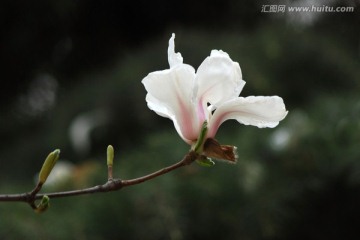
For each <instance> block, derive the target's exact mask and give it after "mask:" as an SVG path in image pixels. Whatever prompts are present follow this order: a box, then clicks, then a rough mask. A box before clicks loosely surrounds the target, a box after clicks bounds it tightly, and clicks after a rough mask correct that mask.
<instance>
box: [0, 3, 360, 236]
mask: <svg viewBox="0 0 360 240" xmlns="http://www.w3.org/2000/svg"><path fill="white" fill-rule="evenodd" d="M279 4H283V5H286V6H287V7H289V6H311V5H317V6H323V5H327V6H335V7H336V6H341V7H343V6H352V7H354V12H347V13H326V12H323V13H319V12H318V13H304V12H302V13H294V12H288V11H287V12H285V13H280V12H278V13H264V12H261V9H262V7H263V6H264V5H279ZM359 9H360V4H359V2H358V1H356V0H353V1H351V0H349V1H336V0H334V1H330V0H328V1H324V0H323V1H322V0H318V1H307V0H304V1H290V0H288V1H286V0H276V1H269V0H263V1H260V0H259V1H253V0H246V1H236V0H223V1H163V0H154V1H142V0H139V1H93V0H88V1H85V0H78V1H71V0H64V1H55V0H47V1H45V0H39V1H25V0H11V1H10V0H3V1H1V3H0V26H1V27H0V66H1V70H2V71H1V88H0V138H1V144H0V190H1V191H0V192H1V193H16V192H24V191H28V190H30V189H31V188H32V187H33V184H34V183H33V182H34V180H33V179H34V177H35V175H36V173H37V172H38V171H39V168H40V167H41V164H42V161H43V159H44V158H45V157H46V155H47V153H48V152H50V151H52V150H53V149H55V148H60V149H61V151H62V154H61V156H62V158H61V159H60V162H59V164H58V165H59V166H58V167H59V168H58V170H57V174H55V172H53V173H52V175H54V176H55V175H57V176H59V177H58V178H56V181H55V183H49V185H48V186H46V188H45V189H44V190H45V191H56V190H63V189H73V188H80V187H86V186H91V185H94V184H100V183H103V182H104V181H105V180H106V166H105V152H106V146H107V145H108V144H112V145H114V147H115V150H116V159H115V160H116V162H115V176H117V177H120V178H124V179H126V178H134V177H137V176H141V175H144V174H146V173H149V172H151V171H154V170H157V169H159V168H161V167H164V166H167V165H170V164H171V163H174V162H175V161H177V160H180V159H181V158H182V156H183V155H184V154H185V153H186V152H187V150H188V146H187V145H186V144H185V143H183V142H182V140H181V139H180V138H179V137H178V135H177V133H176V131H175V130H174V128H173V125H172V123H171V121H169V120H168V119H164V118H161V117H159V116H157V115H156V114H155V113H154V112H152V111H150V110H149V109H148V108H147V106H146V102H145V94H146V92H145V90H144V88H143V86H142V84H141V80H142V78H143V77H145V76H146V75H147V74H148V73H149V72H152V71H156V70H162V69H165V68H167V67H168V63H167V55H166V54H167V53H166V50H167V41H168V39H169V37H170V36H171V33H173V32H175V33H176V49H177V51H180V52H181V53H182V55H183V57H184V61H185V62H186V63H189V64H191V65H193V66H194V67H195V68H196V67H197V66H199V64H200V63H201V62H202V60H203V59H204V58H205V57H206V56H208V55H209V53H210V51H211V49H222V50H224V51H226V52H228V53H229V55H230V56H231V58H232V59H233V60H234V61H237V62H239V63H240V66H241V68H242V72H243V75H244V79H245V81H246V82H247V83H246V86H245V88H244V90H243V92H242V93H241V95H242V96H248V95H279V96H281V97H283V99H284V101H285V104H286V106H287V108H288V110H289V115H288V116H287V118H286V119H285V120H284V121H282V122H281V123H280V125H279V126H278V127H277V128H275V129H257V128H254V127H248V126H243V125H239V124H238V123H236V122H226V123H225V124H224V126H223V127H222V128H221V129H220V131H219V134H218V136H217V138H218V139H219V140H220V141H221V142H222V143H224V144H226V143H228V144H233V145H236V146H238V150H239V156H240V159H239V162H238V164H237V165H235V166H232V165H227V164H224V163H221V162H218V163H217V164H216V165H215V166H214V167H212V168H202V167H200V166H197V165H195V164H194V165H193V166H189V167H186V168H184V169H180V170H178V171H176V172H172V173H170V174H168V175H166V176H163V177H161V178H158V179H155V180H153V181H151V182H147V183H144V184H142V185H139V186H136V187H132V188H129V189H124V190H121V191H119V192H116V193H110V194H99V195H94V196H83V197H74V198H69V199H54V200H51V208H50V209H49V211H48V212H46V213H45V214H43V215H36V214H35V213H33V212H32V210H31V209H30V208H29V207H28V206H26V205H24V204H20V203H18V204H16V203H2V204H1V205H0V238H1V239H24V238H26V239H109V238H123V239H357V237H356V235H357V234H358V232H357V225H356V224H355V222H356V220H357V218H358V216H359V214H360V208H359V205H358V203H359V201H360V177H359V176H360V163H359V160H360V150H359V144H360V131H359V130H360V122H359V119H360V100H359V78H360V61H359V55H360V50H359V49H360V39H359V38H360V30H359V23H360V14H359ZM54 171H55V170H54ZM49 181H50V180H49Z"/></svg>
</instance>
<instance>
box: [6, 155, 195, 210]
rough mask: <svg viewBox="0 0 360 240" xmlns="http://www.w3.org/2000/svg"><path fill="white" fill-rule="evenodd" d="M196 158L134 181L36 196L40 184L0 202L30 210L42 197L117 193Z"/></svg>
mask: <svg viewBox="0 0 360 240" xmlns="http://www.w3.org/2000/svg"><path fill="white" fill-rule="evenodd" d="M198 157H199V154H198V153H196V152H194V151H190V152H189V153H188V154H186V155H185V156H184V158H183V159H182V160H180V161H179V162H177V163H175V164H173V165H171V166H168V167H165V168H163V169H160V170H158V171H156V172H153V173H150V174H148V175H146V176H143V177H139V178H135V179H129V180H121V179H112V178H109V180H108V181H107V182H106V183H105V184H103V185H97V186H94V187H90V188H86V189H79V190H72V191H65V192H54V193H43V194H38V192H39V191H40V190H41V187H42V184H37V185H36V187H35V188H34V189H33V190H32V191H31V192H28V193H21V194H1V195H0V202H26V203H29V204H30V206H31V207H32V208H34V209H36V205H35V200H38V199H42V198H43V197H44V196H48V197H49V198H50V199H51V198H61V197H71V196H78V195H85V194H92V193H101V192H112V191H117V190H120V189H122V188H124V187H129V186H132V185H136V184H140V183H142V182H145V181H148V180H151V179H153V178H156V177H159V176H161V175H164V174H166V173H168V172H171V171H173V170H175V169H177V168H180V167H183V166H186V165H189V164H191V163H192V162H194V161H195V160H196V159H197V158H198Z"/></svg>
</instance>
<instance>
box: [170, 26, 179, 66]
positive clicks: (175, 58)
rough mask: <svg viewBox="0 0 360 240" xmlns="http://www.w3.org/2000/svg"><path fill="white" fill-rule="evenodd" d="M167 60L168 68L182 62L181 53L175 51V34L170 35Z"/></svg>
mask: <svg viewBox="0 0 360 240" xmlns="http://www.w3.org/2000/svg"><path fill="white" fill-rule="evenodd" d="M168 61H169V65H170V68H172V67H175V66H176V65H179V64H182V63H183V57H182V56H181V53H175V34H174V33H173V34H172V35H171V38H170V40H169V47H168Z"/></svg>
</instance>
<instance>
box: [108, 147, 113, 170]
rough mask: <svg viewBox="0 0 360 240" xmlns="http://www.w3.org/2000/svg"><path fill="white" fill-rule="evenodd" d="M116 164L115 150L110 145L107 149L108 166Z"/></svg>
mask: <svg viewBox="0 0 360 240" xmlns="http://www.w3.org/2000/svg"><path fill="white" fill-rule="evenodd" d="M113 163H114V148H113V146H111V145H109V146H108V147H107V165H108V166H112V165H113Z"/></svg>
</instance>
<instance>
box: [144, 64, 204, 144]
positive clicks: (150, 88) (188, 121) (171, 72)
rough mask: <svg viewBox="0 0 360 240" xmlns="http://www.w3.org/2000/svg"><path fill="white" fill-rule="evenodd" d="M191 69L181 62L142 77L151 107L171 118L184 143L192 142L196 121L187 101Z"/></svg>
mask: <svg viewBox="0 0 360 240" xmlns="http://www.w3.org/2000/svg"><path fill="white" fill-rule="evenodd" d="M194 79H195V70H194V69H193V68H192V67H191V66H189V65H185V64H181V65H178V66H176V67H174V68H171V69H168V70H164V71H157V72H152V73H150V74H149V75H148V76H147V77H145V78H144V79H143V80H142V83H143V84H144V86H145V89H146V90H147V92H148V94H147V96H146V101H147V103H148V106H149V108H150V109H151V110H154V111H155V112H156V113H157V114H159V115H160V116H163V117H168V118H170V119H171V120H173V122H174V125H175V128H176V130H177V131H178V133H179V135H180V136H181V137H182V138H183V139H184V140H185V141H186V142H188V143H191V142H192V141H195V140H196V138H197V135H198V133H199V129H200V124H199V123H198V121H197V116H196V113H195V107H194V106H193V103H192V101H191V96H192V86H193V84H194Z"/></svg>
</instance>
